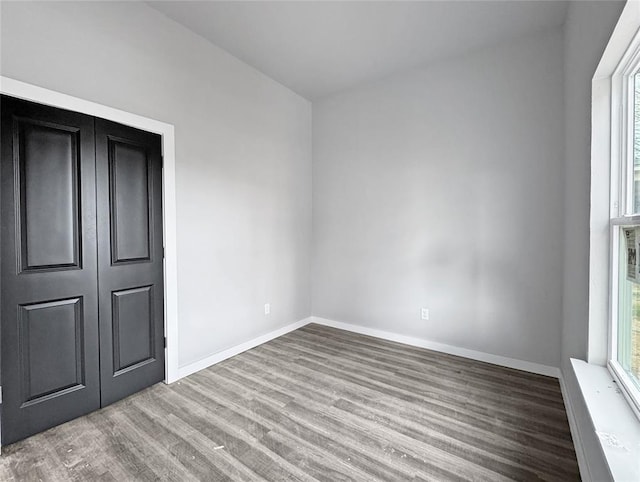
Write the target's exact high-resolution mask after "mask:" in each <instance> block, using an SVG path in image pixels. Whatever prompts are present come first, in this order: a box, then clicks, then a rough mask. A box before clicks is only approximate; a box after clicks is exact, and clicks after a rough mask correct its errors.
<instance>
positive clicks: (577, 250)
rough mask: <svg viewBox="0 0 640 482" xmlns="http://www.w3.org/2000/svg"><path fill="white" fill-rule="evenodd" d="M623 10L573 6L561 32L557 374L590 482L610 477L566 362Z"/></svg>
mask: <svg viewBox="0 0 640 482" xmlns="http://www.w3.org/2000/svg"><path fill="white" fill-rule="evenodd" d="M623 7H624V2H612V1H609V2H571V3H570V5H569V11H568V14H567V20H566V23H565V28H564V33H565V39H564V40H565V43H564V57H565V62H564V77H565V86H564V102H565V220H566V223H565V249H564V288H563V291H564V300H563V301H564V303H563V304H564V306H563V311H564V316H563V325H562V363H561V370H562V375H563V379H564V385H565V390H566V395H567V396H568V398H569V403H570V406H571V408H572V412H573V416H574V420H575V426H577V430H578V431H579V434H580V445H579V447H578V448H579V449H580V448H582V450H583V451H584V458H585V460H586V462H587V465H588V467H587V470H588V472H589V473H588V475H587V474H583V477H585V480H589V479H588V478H587V477H589V478H590V480H594V481H595V480H597V481H605V480H610V479H611V476H610V474H609V471H608V468H607V465H606V463H605V462H604V458H603V455H602V450H601V448H600V443H599V441H598V439H597V436H596V434H595V432H594V428H593V424H592V422H591V418H590V416H589V414H588V412H587V409H586V405H585V403H584V399H583V397H582V395H581V393H580V388H579V387H578V384H577V380H576V378H575V375H574V373H573V369H572V368H571V364H570V361H569V358H571V357H574V358H581V359H585V360H586V358H587V343H588V333H589V326H588V325H589V205H590V199H589V193H590V183H591V176H590V158H591V153H590V151H591V122H590V120H591V78H592V77H593V74H594V72H595V69H596V66H597V65H598V62H599V61H600V57H601V56H602V52H603V51H604V48H605V46H606V45H607V42H608V40H609V36H610V35H611V32H612V31H613V28H614V26H615V24H616V22H617V20H618V18H619V16H620V12H621V11H622V8H623ZM601 343H603V344H604V343H606V340H602V341H601ZM601 348H602V349H604V351H605V352H606V348H605V347H601ZM600 351H602V350H600Z"/></svg>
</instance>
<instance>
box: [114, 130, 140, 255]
mask: <svg viewBox="0 0 640 482" xmlns="http://www.w3.org/2000/svg"><path fill="white" fill-rule="evenodd" d="M108 143H109V188H110V199H109V202H110V208H111V257H112V260H111V261H112V262H113V263H122V262H131V261H148V260H149V258H150V251H151V250H150V241H151V236H150V233H149V218H150V215H149V210H150V204H149V183H150V181H151V179H150V176H149V174H150V173H149V165H148V164H149V160H148V156H147V152H146V149H145V147H144V146H141V145H137V144H132V143H131V142H127V141H126V140H124V139H114V138H109V140H108Z"/></svg>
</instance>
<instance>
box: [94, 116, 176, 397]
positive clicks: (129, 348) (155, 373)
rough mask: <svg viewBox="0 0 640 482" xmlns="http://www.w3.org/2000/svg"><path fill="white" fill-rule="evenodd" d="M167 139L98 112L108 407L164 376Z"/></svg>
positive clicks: (102, 325) (101, 276) (104, 391)
mask: <svg viewBox="0 0 640 482" xmlns="http://www.w3.org/2000/svg"><path fill="white" fill-rule="evenodd" d="M160 141H161V139H160V136H158V135H156V134H150V133H147V132H143V131H139V130H137V129H133V128H131V127H125V126H123V125H120V124H115V123H113V122H109V121H105V120H102V119H96V173H97V176H96V179H97V184H96V186H97V194H98V195H97V200H98V201H97V207H98V211H97V213H98V286H99V312H100V373H101V400H102V406H105V405H108V404H109V403H112V402H114V401H116V400H119V399H121V398H123V397H126V396H127V395H129V394H131V393H134V392H137V391H139V390H141V389H142V388H145V387H148V386H150V385H152V384H154V383H157V382H159V381H161V380H163V379H164V314H163V311H164V306H163V299H164V287H163V266H162V265H163V259H162V258H163V245H162V157H161V150H160V149H161V148H160V146H161V144H160Z"/></svg>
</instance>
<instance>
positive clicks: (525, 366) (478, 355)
mask: <svg viewBox="0 0 640 482" xmlns="http://www.w3.org/2000/svg"><path fill="white" fill-rule="evenodd" d="M309 323H317V324H319V325H325V326H331V327H333V328H338V329H341V330H346V331H351V332H353V333H360V334H362V335H369V336H373V337H376V338H382V339H384V340H389V341H395V342H398V343H404V344H405V345H410V346H417V347H419V348H426V349H428V350H434V351H439V352H442V353H448V354H450V355H457V356H461V357H464V358H470V359H472V360H478V361H483V362H487V363H492V364H494V365H500V366H504V367H508V368H515V369H516V370H523V371H527V372H531V373H537V374H539V375H546V376H549V377H554V378H560V370H559V369H558V368H556V367H551V366H547V365H541V364H538V363H532V362H527V361H523V360H517V359H515V358H508V357H503V356H499V355H492V354H491V353H484V352H480V351H475V350H469V349H467V348H459V347H456V346H452V345H446V344H444V343H438V342H435V341H430V340H426V339H423V338H415V337H411V336H406V335H399V334H397V333H391V332H389V331H383V330H378V329H375V328H367V327H364V326H359V325H352V324H350V323H343V322H341V321H335V320H329V319H326V318H320V317H317V316H311V317H309V318H305V319H303V320H300V321H297V322H295V323H291V324H290V325H287V326H284V327H282V328H279V329H277V330H274V331H271V332H269V333H267V334H265V335H262V336H259V337H257V338H254V339H252V340H249V341H247V342H245V343H241V344H240V345H236V346H233V347H231V348H229V349H227V350H224V351H221V352H218V353H214V354H213V355H210V356H208V357H206V358H204V359H202V360H199V361H197V362H194V363H190V364H189V365H186V366H183V367H180V368H179V369H178V377H177V378H176V379H175V380H172V382H173V381H176V380H179V379H180V378H183V377H186V376H189V375H191V374H192V373H195V372H198V371H200V370H204V369H205V368H208V367H210V366H212V365H215V364H216V363H219V362H221V361H223V360H226V359H227V358H231V357H232V356H235V355H238V354H240V353H242V352H243V351H247V350H250V349H251V348H255V347H256V346H258V345H262V344H263V343H266V342H268V341H270V340H273V339H274V338H278V337H279V336H282V335H285V334H287V333H289V332H290V331H293V330H297V329H298V328H302V327H303V326H305V325H308V324H309Z"/></svg>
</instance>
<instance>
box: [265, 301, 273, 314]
mask: <svg viewBox="0 0 640 482" xmlns="http://www.w3.org/2000/svg"><path fill="white" fill-rule="evenodd" d="M270 313H271V304H270V303H265V305H264V314H265V315H268V314H270Z"/></svg>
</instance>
